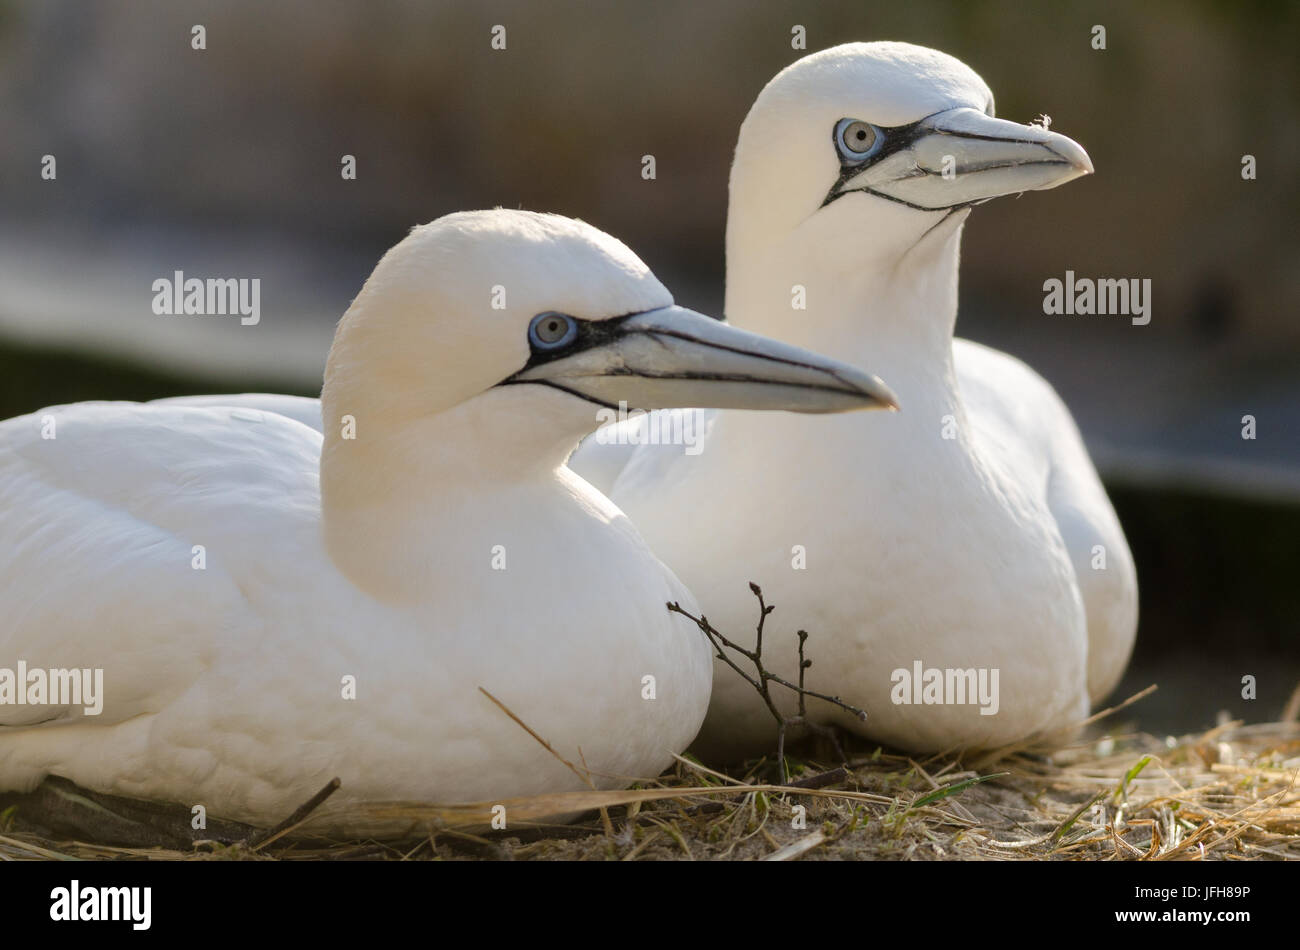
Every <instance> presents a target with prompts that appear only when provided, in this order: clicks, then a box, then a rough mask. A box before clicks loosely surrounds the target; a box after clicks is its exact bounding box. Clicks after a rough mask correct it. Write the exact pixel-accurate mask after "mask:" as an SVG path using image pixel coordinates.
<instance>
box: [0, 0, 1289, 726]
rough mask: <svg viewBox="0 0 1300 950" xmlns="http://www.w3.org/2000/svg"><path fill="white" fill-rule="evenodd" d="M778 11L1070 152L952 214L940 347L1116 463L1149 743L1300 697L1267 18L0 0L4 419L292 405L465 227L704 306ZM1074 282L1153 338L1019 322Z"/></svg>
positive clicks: (1275, 60)
mask: <svg viewBox="0 0 1300 950" xmlns="http://www.w3.org/2000/svg"><path fill="white" fill-rule="evenodd" d="M196 24H201V25H203V26H204V28H205V30H206V49H203V50H195V49H193V48H192V46H191V37H192V33H191V30H192V27H193V26H194V25H196ZM497 24H501V25H504V26H505V27H506V49H505V50H504V51H501V50H493V49H492V48H491V46H490V40H491V30H492V27H493V26H494V25H497ZM796 24H798V25H802V26H803V27H805V29H806V31H807V50H808V51H809V52H811V51H814V50H817V49H822V48H824V47H827V46H831V45H834V44H836V43H841V42H847V41H851V40H871V39H901V40H908V41H911V42H915V43H921V44H924V45H928V46H934V47H937V48H939V49H942V50H944V51H946V52H949V53H951V54H953V55H955V56H957V57H959V58H961V59H962V60H964V61H965V62H967V63H968V64H970V65H971V66H972V67H973V68H974V69H975V70H976V71H977V72H979V73H980V74H981V75H982V76H983V77H984V78H985V79H986V80H987V81H988V83H989V85H990V86H991V87H992V89H993V91H994V93H995V95H996V97H997V110H998V115H999V116H1001V117H1003V118H1009V119H1014V120H1017V121H1021V122H1027V121H1029V120H1030V119H1033V118H1034V117H1036V116H1037V115H1038V114H1039V113H1047V114H1049V115H1051V117H1052V119H1053V128H1054V129H1055V130H1058V131H1061V132H1063V133H1065V134H1066V135H1069V136H1071V137H1072V138H1075V139H1077V140H1078V141H1080V142H1081V143H1083V145H1084V146H1085V147H1086V148H1087V149H1088V151H1089V153H1090V155H1091V156H1092V159H1093V162H1094V163H1095V165H1096V169H1097V173H1096V174H1095V175H1093V176H1091V177H1089V178H1086V179H1084V180H1081V181H1077V182H1073V183H1071V184H1070V185H1068V186H1067V187H1064V188H1060V189H1057V190H1054V191H1050V192H1043V193H1035V194H1030V195H1026V196H1024V197H1023V198H1021V199H1020V200H1010V199H1007V200H1001V201H995V202H993V203H991V204H988V205H985V206H983V207H981V208H979V209H977V210H976V211H975V213H974V214H973V215H972V217H971V219H970V221H969V223H968V224H967V226H966V236H965V242H964V246H963V267H962V280H961V311H960V317H959V320H958V332H959V333H960V334H961V335H963V336H967V337H971V338H974V339H977V340H981V341H983V342H987V343H989V344H991V345H994V346H997V347H1000V348H1002V349H1005V350H1008V351H1010V352H1012V353H1014V354H1016V355H1018V356H1020V357H1022V358H1024V359H1026V360H1027V361H1029V362H1030V363H1031V364H1032V365H1033V366H1034V367H1036V368H1037V369H1038V370H1039V371H1040V372H1041V373H1042V374H1043V375H1044V376H1046V377H1047V378H1048V379H1049V380H1050V381H1051V382H1052V383H1053V384H1055V385H1056V387H1057V388H1058V389H1059V390H1060V392H1061V394H1062V395H1063V396H1064V398H1065V400H1066V401H1067V402H1068V403H1069V405H1070V406H1071V408H1072V409H1073V411H1074V413H1075V415H1076V418H1077V419H1078V420H1079V423H1080V426H1081V428H1082V429H1083V432H1084V435H1085V437H1086V438H1087V440H1088V443H1089V446H1090V448H1091V450H1092V452H1093V455H1094V458H1095V459H1096V461H1097V463H1098V466H1099V468H1100V469H1101V472H1102V475H1103V477H1104V478H1105V479H1106V482H1107V486H1108V488H1109V490H1110V492H1111V496H1112V498H1113V500H1114V502H1115V505H1116V508H1117V509H1118V511H1119V514H1120V517H1121V520H1122V521H1123V522H1124V525H1125V528H1126V530H1127V533H1128V537H1129V540H1130V543H1131V544H1132V547H1133V550H1134V553H1135V555H1136V557H1137V562H1138V572H1139V582H1140V587H1141V596H1142V620H1141V628H1140V631H1139V635H1138V648H1137V654H1136V656H1135V658H1134V662H1133V665H1132V668H1131V671H1130V673H1129V675H1128V677H1127V678H1126V680H1125V682H1124V684H1123V685H1122V686H1121V688H1120V690H1119V692H1118V693H1117V695H1116V696H1115V697H1114V698H1116V699H1120V698H1123V697H1124V696H1127V695H1129V694H1131V693H1132V692H1135V691H1136V690H1137V689H1139V688H1141V687H1143V686H1146V685H1148V684H1150V683H1153V682H1154V683H1158V684H1159V685H1160V690H1159V692H1158V693H1157V694H1156V695H1155V696H1153V697H1151V698H1149V699H1147V700H1144V701H1143V702H1142V703H1140V704H1139V705H1138V706H1135V707H1133V709H1132V715H1133V718H1134V719H1136V720H1137V721H1138V722H1139V723H1140V725H1141V726H1142V727H1143V728H1145V729H1148V730H1151V731H1157V732H1159V731H1190V730H1196V729H1201V728H1204V727H1207V726H1210V725H1212V724H1213V721H1214V717H1215V715H1216V713H1218V712H1220V711H1222V712H1225V713H1227V714H1229V715H1231V716H1233V717H1240V718H1245V719H1247V720H1248V721H1257V720H1262V719H1270V718H1274V717H1276V716H1277V715H1278V714H1279V712H1280V711H1281V710H1282V708H1283V706H1284V704H1285V703H1286V700H1287V697H1288V695H1289V694H1290V693H1291V691H1292V689H1293V688H1294V687H1295V686H1296V684H1297V682H1300V642H1298V640H1297V634H1298V633H1300V583H1298V582H1297V573H1298V572H1300V319H1298V318H1300V228H1298V227H1297V221H1298V220H1300V191H1298V190H1297V187H1296V173H1297V169H1298V168H1300V123H1297V105H1298V103H1300V65H1298V59H1297V56H1296V43H1297V37H1300V4H1298V3H1294V2H1277V3H1271V2H1262V0H1255V2H1236V3H1227V2H1224V3H1210V2H1150V3H1143V4H1140V5H1139V4H1132V3H1128V2H1115V3H1092V2H1089V3H1082V2H1062V3H1053V4H1033V5H1031V4H1026V3H1021V2H989V3H967V2H952V3H945V2H906V3H903V2H897V3H864V2H861V0H856V2H818V3H815V4H812V3H785V2H752V0H749V2H742V0H715V2H710V3H707V4H704V3H698V2H690V0H660V2H657V3H655V4H616V5H615V4H610V5H597V4H588V3H577V2H565V0H549V2H547V3H544V4H543V3H536V2H527V0H522V2H486V3H469V2H460V3H433V2H415V0H410V2H401V0H367V2H361V0H356V2H326V3H322V2H312V0H277V2H270V3H268V2H262V0H219V2H218V0H213V2H193V0H129V2H127V0H101V2H96V3H85V2H77V0H39V2H38V0H32V2H19V0H0V142H3V143H4V146H3V150H2V151H0V209H2V210H0V416H4V417H7V416H10V415H15V414H18V413H22V412H28V411H32V410H35V409H37V408H40V407H41V406H45V405H49V404H52V403H58V402H68V401H74V400H79V399H148V398H154V397H158V396H166V395H175V394H182V393H200V392H225V391H240V390H272V391H282V392H298V393H304V394H316V393H317V392H318V391H319V385H320V374H321V370H322V368H323V365H324V360H325V355H326V353H327V351H328V348H329V343H330V338H331V334H332V331H333V326H334V323H335V321H336V320H337V319H338V317H339V316H340V315H341V314H342V313H343V311H344V310H345V309H346V307H347V305H348V303H349V302H350V300H351V298H352V296H353V295H354V294H355V293H356V292H357V290H358V289H359V288H360V286H361V283H362V281H363V280H364V279H365V277H366V275H367V274H368V273H369V271H370V269H371V268H372V267H373V265H374V263H375V261H376V260H377V259H378V258H379V256H380V255H381V254H382V253H383V252H384V251H385V250H386V249H387V248H388V247H389V246H391V245H392V244H394V243H395V242H396V241H398V240H399V239H400V238H401V237H402V236H403V235H404V234H405V232H406V231H407V229H408V228H409V227H410V226H412V225H413V224H417V223H421V222H425V221H429V220H432V219H433V218H436V217H438V216H439V215H441V214H444V213H446V212H449V211H453V210H456V209H462V208H482V207H491V206H495V205H503V206H507V207H524V208H530V209H535V210H550V211H559V212H562V213H565V214H569V215H572V216H575V217H581V218H584V219H586V220H588V221H590V222H592V223H593V224H595V225H596V226H598V227H600V228H602V229H604V230H607V231H609V232H611V233H613V234H615V235H617V236H618V237H620V238H622V239H623V240H624V241H625V242H626V243H627V244H628V245H630V246H631V247H632V248H633V250H635V251H636V252H637V253H638V254H640V256H641V257H642V258H643V259H644V260H645V261H646V262H647V263H648V264H649V265H650V266H651V267H652V268H653V269H654V270H655V271H656V273H657V274H658V275H659V277H660V278H661V279H662V280H663V281H664V283H665V284H667V285H668V286H669V287H670V288H671V289H672V290H673V291H674V293H675V295H676V297H677V300H678V301H679V302H680V303H683V304H685V305H687V306H691V307H695V308H697V309H700V310H703V311H705V312H711V313H719V312H720V311H721V302H722V288H723V264H724V261H723V233H724V225H725V220H726V197H727V175H728V170H729V167H730V162H731V153H732V148H733V146H734V143H735V137H736V132H737V130H738V128H739V125H740V122H741V120H742V119H743V118H744V115H745V113H746V111H747V110H748V108H749V106H750V104H751V102H752V101H753V99H754V97H755V96H756V95H757V94H758V91H759V90H760V89H761V88H762V86H763V84H764V83H765V82H766V81H767V80H768V79H769V78H771V76H772V75H774V74H775V73H776V72H777V71H778V70H780V69H781V68H782V67H784V66H785V65H787V64H788V63H790V62H791V61H793V60H794V59H795V58H797V57H798V56H800V55H803V53H802V52H800V51H796V50H793V49H792V48H791V42H790V40H791V29H792V27H793V26H794V25H796ZM1094 25H1102V26H1104V27H1105V28H1106V49H1105V50H1104V51H1099V50H1094V49H1093V48H1092V45H1091V40H1092V35H1093V32H1092V29H1093V27H1094ZM644 154H653V155H654V156H655V157H656V163H657V178H656V180H654V181H645V180H643V179H642V178H641V156H642V155H644ZM45 155H53V156H55V159H56V162H57V164H56V170H57V178H55V179H54V180H43V179H42V177H41V167H42V164H41V163H42V158H43V156H45ZM344 155H354V156H356V162H357V177H356V180H344V179H343V178H342V177H341V175H340V168H341V165H340V161H341V158H342V156H344ZM1244 155H1253V156H1255V160H1256V163H1257V179H1256V180H1253V181H1246V180H1243V178H1242V175H1241V168H1242V157H1243V156H1244ZM1067 269H1070V270H1073V271H1074V272H1075V273H1076V274H1077V275H1079V276H1081V277H1084V276H1088V277H1103V276H1104V277H1134V278H1149V279H1150V280H1151V281H1152V302H1153V311H1152V312H1153V317H1152V320H1151V323H1150V324H1149V325H1148V326H1144V327H1136V326H1132V325H1131V324H1130V323H1129V321H1128V320H1127V319H1125V318H1119V317H1096V316H1094V317H1086V316H1055V317H1048V316H1044V315H1043V313H1042V300H1043V289H1042V285H1043V281H1044V280H1046V279H1047V278H1049V277H1057V278H1061V277H1063V276H1064V272H1065V271H1066V270H1067ZM176 270H181V271H184V272H185V273H186V274H187V275H190V276H200V277H209V276H238V277H259V278H261V282H262V299H261V309H262V319H261V322H260V324H259V325H257V326H255V327H244V326H241V325H240V323H239V320H238V319H237V318H231V317H220V316H218V317H202V318H196V317H189V318H184V319H176V318H171V317H167V316H157V315H155V314H154V313H153V311H152V309H151V303H152V300H153V296H154V294H153V290H152V288H151V285H152V282H153V281H154V280H155V279H157V278H159V277H169V278H170V277H171V275H172V273H173V271H176ZM1244 415H1253V416H1254V417H1255V419H1256V424H1257V438H1256V439H1254V440H1251V441H1248V440H1243V439H1242V437H1241V430H1242V417H1243V416H1244ZM1246 675H1253V676H1255V677H1257V679H1258V698H1257V699H1255V700H1253V701H1247V700H1244V699H1243V698H1242V696H1241V689H1242V686H1241V680H1242V677H1243V676H1246ZM1193 698H1194V700H1195V701H1192V700H1193Z"/></svg>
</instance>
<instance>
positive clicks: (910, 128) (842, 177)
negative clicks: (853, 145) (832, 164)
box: [821, 115, 930, 208]
mask: <svg viewBox="0 0 1300 950" xmlns="http://www.w3.org/2000/svg"><path fill="white" fill-rule="evenodd" d="M845 118H847V116H846V117H845ZM929 118H930V116H928V115H927V116H923V117H922V118H920V119H917V120H916V121H915V122H909V123H907V124H906V125H888V126H886V125H878V126H875V128H876V129H878V130H879V131H878V132H877V137H878V138H883V139H884V141H883V142H881V143H880V146H879V148H877V149H876V151H875V152H873V153H872V154H871V155H869V156H867V157H866V158H863V159H852V158H846V157H845V156H844V154H843V153H842V152H841V151H840V144H839V142H838V141H837V140H836V138H837V135H838V134H839V129H840V123H842V122H843V121H844V119H839V120H837V121H836V123H835V124H834V125H833V126H831V144H832V145H833V146H834V147H835V155H836V157H837V158H839V160H840V174H839V177H838V178H836V179H835V184H833V185H832V186H831V190H830V191H828V192H827V193H826V197H825V199H824V200H823V201H822V203H821V207H823V208H824V207H826V206H827V205H828V204H830V203H831V202H832V201H834V200H835V199H836V198H838V197H840V196H841V195H842V194H844V192H842V191H840V189H841V188H842V187H843V186H844V183H845V182H847V181H848V180H849V179H850V178H852V177H854V176H855V175H857V174H858V173H859V172H861V171H862V170H863V169H865V168H870V167H871V166H872V165H874V164H876V163H877V162H880V161H883V160H884V159H886V158H888V157H889V156H890V155H893V154H894V153H895V152H901V151H902V150H903V149H905V148H908V147H909V146H910V145H911V144H912V143H913V142H915V141H916V140H917V139H919V138H921V137H922V136H923V135H925V134H926V133H925V132H923V131H922V130H921V128H920V126H921V123H922V122H924V121H925V120H926V119H929ZM859 121H862V122H866V120H865V119H862V120H859Z"/></svg>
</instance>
